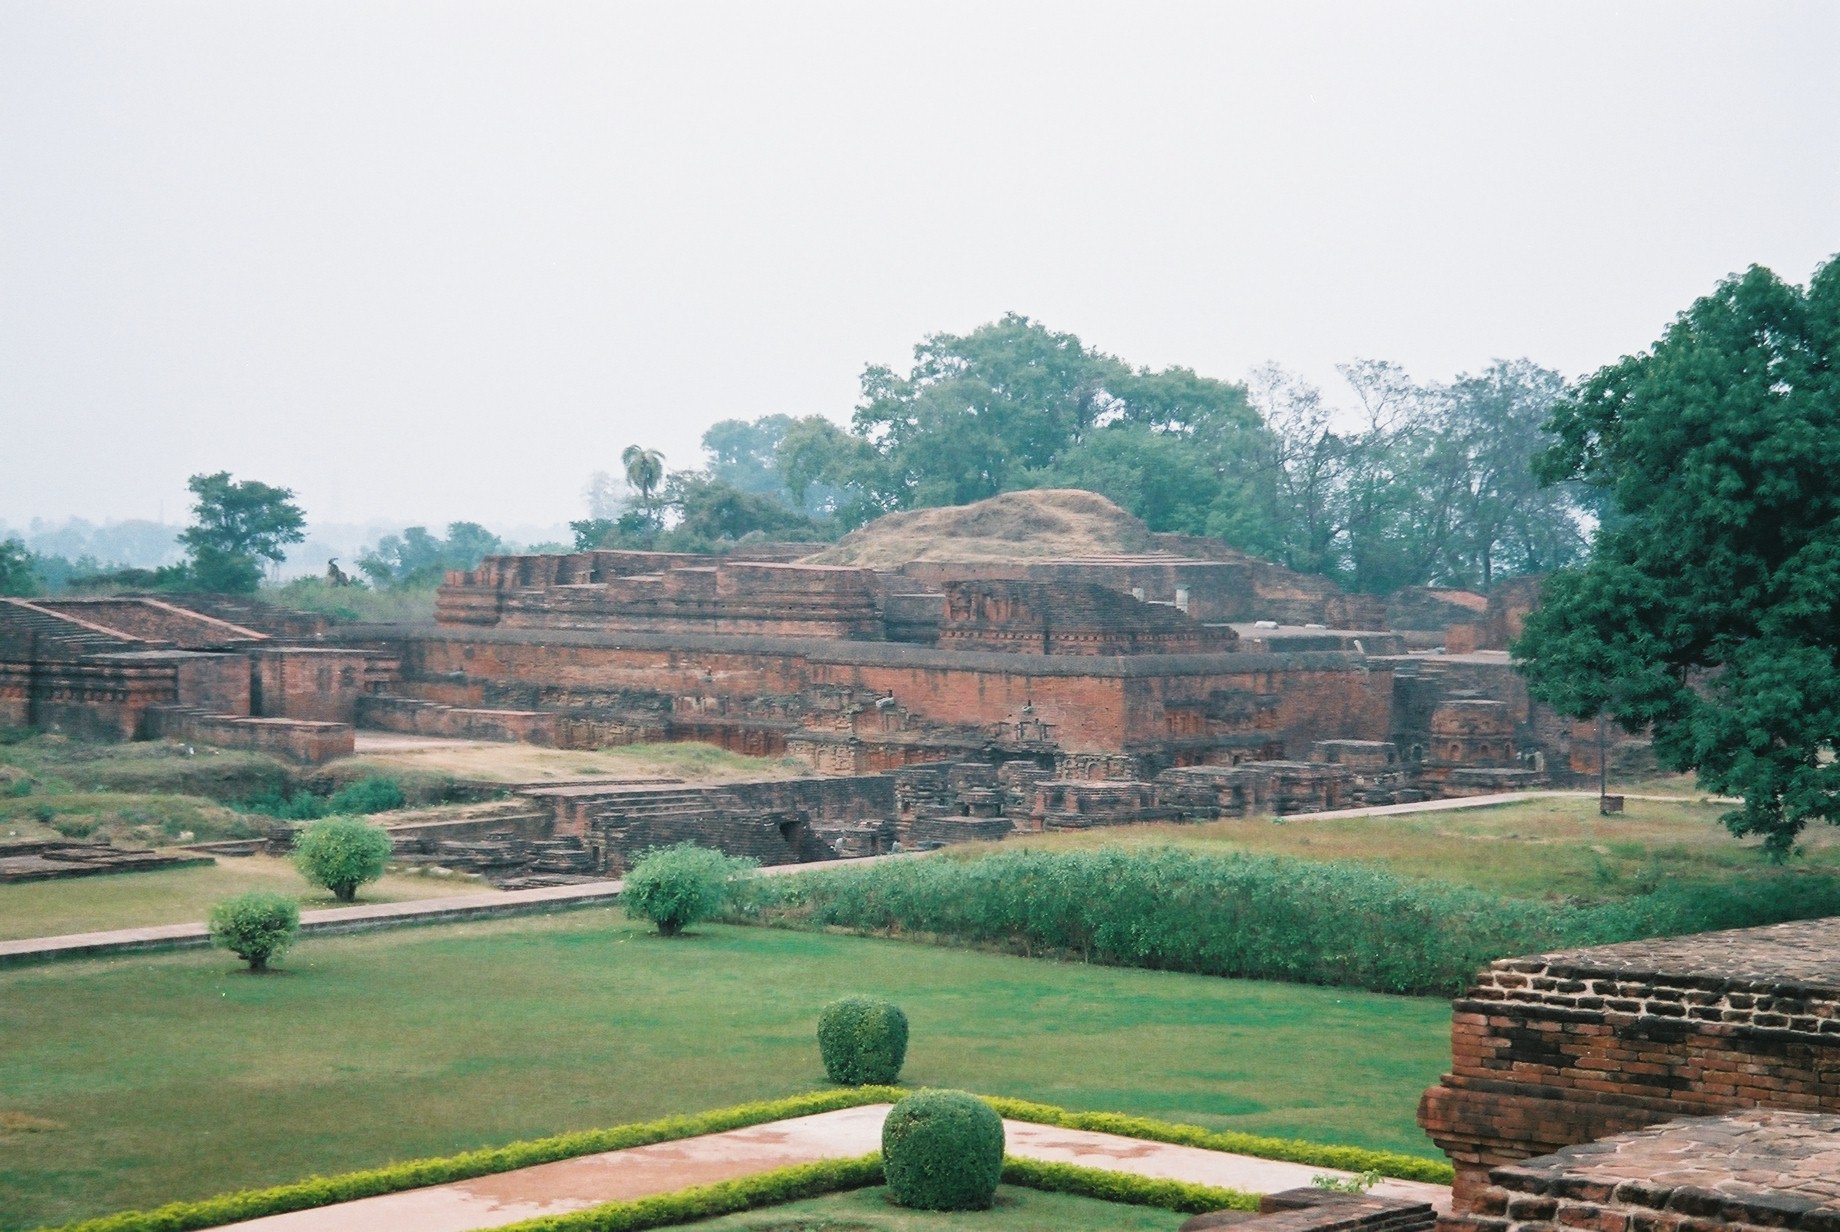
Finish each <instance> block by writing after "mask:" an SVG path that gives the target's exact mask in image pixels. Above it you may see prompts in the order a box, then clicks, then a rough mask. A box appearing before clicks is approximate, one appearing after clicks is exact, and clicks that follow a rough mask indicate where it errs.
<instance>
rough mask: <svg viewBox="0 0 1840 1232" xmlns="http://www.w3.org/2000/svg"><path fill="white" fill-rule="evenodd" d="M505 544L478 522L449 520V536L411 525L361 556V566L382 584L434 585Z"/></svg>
mask: <svg viewBox="0 0 1840 1232" xmlns="http://www.w3.org/2000/svg"><path fill="white" fill-rule="evenodd" d="M504 550H505V545H504V543H503V542H501V541H500V539H499V537H498V536H497V535H495V534H493V533H492V532H491V531H489V530H487V529H486V528H485V527H483V526H481V525H480V524H479V523H477V522H449V523H448V524H447V536H446V538H442V537H441V536H439V535H435V534H430V533H429V530H428V528H427V527H426V526H411V527H409V528H408V529H407V530H405V531H403V533H402V534H401V535H385V536H384V537H383V538H382V539H380V540H378V541H377V546H376V548H375V549H373V550H372V551H370V552H366V553H365V554H364V555H363V556H361V557H359V558H358V568H359V569H361V570H363V572H364V574H365V576H367V577H369V578H370V579H371V580H372V581H374V582H376V583H377V584H378V585H379V586H434V585H437V584H439V583H440V581H441V579H442V577H443V576H444V575H445V574H446V573H447V571H448V570H449V569H471V568H473V567H474V566H476V565H478V564H479V562H480V561H481V560H484V559H485V558H486V557H488V556H491V555H492V554H494V553H496V552H503V551H504Z"/></svg>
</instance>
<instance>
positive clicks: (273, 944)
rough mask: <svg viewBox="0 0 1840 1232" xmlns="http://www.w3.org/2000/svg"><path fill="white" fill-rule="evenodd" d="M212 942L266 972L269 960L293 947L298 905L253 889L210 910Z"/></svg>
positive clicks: (264, 891) (276, 895)
mask: <svg viewBox="0 0 1840 1232" xmlns="http://www.w3.org/2000/svg"><path fill="white" fill-rule="evenodd" d="M210 925H211V941H212V943H213V944H216V945H219V946H222V947H223V948H224V949H226V950H229V951H230V952H231V953H232V954H235V955H236V956H237V957H238V958H240V959H242V960H243V961H244V962H246V963H248V964H249V969H250V970H251V971H266V970H268V960H269V959H271V958H273V957H275V956H276V955H278V954H280V953H281V951H283V950H285V949H287V948H288V946H290V945H292V944H294V937H295V936H296V935H297V934H298V933H299V932H300V905H299V904H298V903H296V902H295V901H294V900H293V899H291V898H289V897H288V896H287V895H285V894H276V893H274V892H273V891H270V890H252V891H250V892H249V893H248V894H239V895H237V896H236V897H235V898H226V899H224V900H223V901H222V902H221V903H216V904H214V905H213V906H212V907H211V916H210Z"/></svg>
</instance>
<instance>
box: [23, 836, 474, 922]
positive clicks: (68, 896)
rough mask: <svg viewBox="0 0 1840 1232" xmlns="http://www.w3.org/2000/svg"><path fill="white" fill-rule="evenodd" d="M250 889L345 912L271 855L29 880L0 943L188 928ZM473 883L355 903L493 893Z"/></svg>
mask: <svg viewBox="0 0 1840 1232" xmlns="http://www.w3.org/2000/svg"><path fill="white" fill-rule="evenodd" d="M249 890H273V891H274V892H275V893H277V894H286V895H289V896H290V897H292V898H294V899H296V900H298V901H299V903H300V906H301V909H302V910H305V911H316V910H318V909H320V908H322V907H342V906H345V905H346V904H344V903H340V902H339V901H337V900H336V899H334V898H333V897H332V893H331V891H329V890H324V889H321V888H320V887H319V886H315V885H309V884H308V883H307V881H306V880H305V879H304V878H303V877H301V875H300V874H299V873H297V872H295V871H294V866H293V865H292V864H290V863H289V862H288V861H286V860H282V859H277V858H275V857H272V856H247V857H239V858H231V857H224V858H222V859H220V860H219V861H218V863H217V865H216V866H215V867H209V866H201V867H196V868H174V869H163V870H156V871H152V872H145V873H111V874H106V875H103V876H97V877H78V878H73V879H71V880H69V881H28V882H22V883H21V884H18V885H9V886H0V941H12V940H16V939H18V938H22V937H54V936H57V935H59V934H62V933H82V932H92V931H97V930H101V929H108V928H137V927H141V926H144V925H151V924H189V923H192V922H193V921H196V920H202V919H204V918H205V914H206V913H207V912H208V911H209V910H210V907H211V904H212V903H215V902H217V901H218V900H219V899H223V898H228V897H230V896H231V895H233V894H242V893H245V892H247V891H249ZM491 891H492V887H491V886H489V885H487V884H485V883H484V882H481V881H478V880H477V879H475V878H471V877H461V876H454V877H451V878H441V877H432V876H408V875H402V874H395V873H392V874H388V875H386V876H385V877H384V878H383V879H382V880H381V881H373V882H371V883H370V884H369V885H365V886H361V887H359V890H358V902H359V903H360V904H362V903H395V902H406V901H408V900H410V899H419V898H444V897H447V896H448V895H452V894H481V893H490V892H491Z"/></svg>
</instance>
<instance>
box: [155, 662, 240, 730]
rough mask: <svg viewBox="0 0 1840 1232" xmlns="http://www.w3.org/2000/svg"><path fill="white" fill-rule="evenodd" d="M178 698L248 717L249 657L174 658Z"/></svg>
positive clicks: (175, 695) (196, 704) (207, 708)
mask: <svg viewBox="0 0 1840 1232" xmlns="http://www.w3.org/2000/svg"><path fill="white" fill-rule="evenodd" d="M173 672H174V680H173V683H174V697H175V700H177V702H178V703H179V704H180V705H181V706H195V707H197V708H199V709H201V710H209V711H211V712H213V713H215V714H227V715H233V716H240V717H247V716H248V715H249V713H250V705H249V694H250V688H251V678H250V667H249V659H248V658H247V657H246V656H244V655H240V654H185V655H176V656H174V658H173Z"/></svg>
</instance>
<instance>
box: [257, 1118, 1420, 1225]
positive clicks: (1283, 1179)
mask: <svg viewBox="0 0 1840 1232" xmlns="http://www.w3.org/2000/svg"><path fill="white" fill-rule="evenodd" d="M890 1106H891V1105H888V1104H870V1105H867V1106H865V1107H861V1108H843V1109H840V1110H838V1111H836V1112H821V1113H819V1114H817V1115H816V1116H807V1117H795V1118H793V1119H792V1120H787V1121H774V1122H771V1123H769V1124H766V1125H755V1126H751V1127H749V1128H747V1129H736V1130H730V1131H728V1132H727V1133H720V1134H707V1135H704V1136H703V1137H700V1138H682V1139H679V1140H677V1141H676V1142H660V1143H655V1144H653V1145H651V1146H640V1147H631V1148H629V1149H627V1150H624V1151H607V1152H604V1153H602V1154H599V1155H584V1156H581V1157H580V1158H577V1159H565V1160H561V1161H558V1162H556V1163H553V1164H538V1165H537V1166H536V1167H533V1168H519V1169H517V1170H516V1171H514V1172H500V1173H498V1174H496V1175H493V1176H482V1177H478V1178H476V1179H474V1180H470V1181H459V1182H456V1183H455V1184H452V1185H433V1186H429V1187H428V1188H426V1189H411V1190H406V1191H405V1192H403V1193H396V1194H385V1195H383V1196H381V1197H376V1198H362V1199H359V1200H358V1201H356V1202H346V1203H341V1204H340V1205H337V1206H323V1207H320V1208H318V1209H317V1210H310V1211H293V1212H291V1213H289V1214H286V1215H269V1216H266V1217H264V1218H261V1219H251V1220H248V1221H247V1222H244V1223H237V1224H229V1225H227V1226H228V1227H230V1228H236V1229H242V1230H244V1232H359V1230H361V1229H363V1230H368V1229H377V1228H388V1229H390V1232H474V1230H475V1229H483V1228H499V1227H503V1226H504V1225H506V1224H510V1223H517V1222H519V1221H520V1220H525V1219H535V1218H538V1217H539V1216H543V1215H563V1214H567V1213H568V1212H570V1211H578V1210H582V1209H585V1208H587V1207H590V1206H598V1205H599V1204H601V1203H603V1202H619V1201H631V1200H633V1199H636V1198H644V1197H649V1196H651V1195H653V1194H661V1193H670V1192H672V1191H673V1190H678V1189H685V1188H688V1187H690V1186H692V1185H709V1184H713V1183H715V1182H717V1181H727V1180H734V1179H736V1178H737V1177H744V1176H751V1175H753V1174H754V1173H757V1172H768V1171H771V1170H773V1169H775V1168H784V1167H788V1166H790V1165H792V1164H804V1163H815V1162H817V1161H819V1160H823V1159H847V1158H851V1157H854V1156H858V1155H867V1154H868V1153H869V1152H871V1151H879V1150H880V1149H881V1145H882V1141H881V1140H882V1120H883V1118H884V1117H886V1116H887V1114H888V1109H889V1107H890ZM1003 1128H1004V1132H1005V1135H1006V1137H1007V1138H1008V1145H1007V1149H1008V1151H1009V1153H1010V1154H1011V1155H1017V1156H1021V1157H1023V1158H1025V1159H1041V1160H1050V1161H1053V1162H1056V1163H1069V1164H1080V1165H1082V1166H1084V1167H1088V1168H1104V1169H1106V1170H1108V1171H1112V1172H1132V1173H1136V1174H1137V1175H1139V1176H1151V1177H1158V1178H1161V1179H1166V1180H1178V1181H1190V1182H1194V1183H1197V1184H1202V1185H1218V1186H1222V1187H1224V1188H1228V1189H1238V1190H1241V1191H1244V1192H1248V1193H1273V1192H1275V1191H1277V1190H1280V1189H1292V1188H1296V1187H1298V1186H1302V1185H1308V1184H1309V1183H1310V1179H1311V1178H1312V1177H1315V1176H1322V1175H1329V1176H1340V1177H1345V1176H1348V1175H1349V1174H1348V1173H1346V1172H1337V1171H1334V1170H1333V1169H1328V1168H1315V1167H1311V1166H1310V1165H1308V1164H1290V1163H1281V1162H1278V1161H1275V1160H1270V1159H1254V1158H1253V1157H1251V1156H1249V1155H1230V1154H1227V1153H1226V1152H1224V1151H1205V1150H1202V1149H1200V1148H1198V1147H1189V1146H1172V1145H1170V1144H1168V1143H1164V1142H1146V1141H1144V1140H1143V1139H1140V1138H1122V1137H1119V1136H1117V1135H1115V1134H1095V1133H1089V1132H1087V1131H1085V1130H1077V1129H1058V1128H1055V1127H1053V1126H1048V1125H1036V1124H1033V1123H1031V1122H1028V1121H1004V1122H1003ZM1372 1192H1374V1193H1376V1194H1384V1195H1386V1196H1388V1197H1395V1198H1412V1199H1416V1200H1418V1201H1422V1202H1429V1203H1431V1204H1432V1205H1433V1206H1435V1207H1437V1209H1438V1210H1439V1211H1440V1212H1448V1211H1449V1209H1450V1190H1449V1189H1448V1188H1447V1187H1445V1186H1443V1185H1427V1184H1423V1183H1421V1182H1418V1181H1391V1180H1389V1181H1382V1182H1381V1183H1380V1184H1378V1185H1376V1186H1374V1188H1373V1191H1372Z"/></svg>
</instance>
